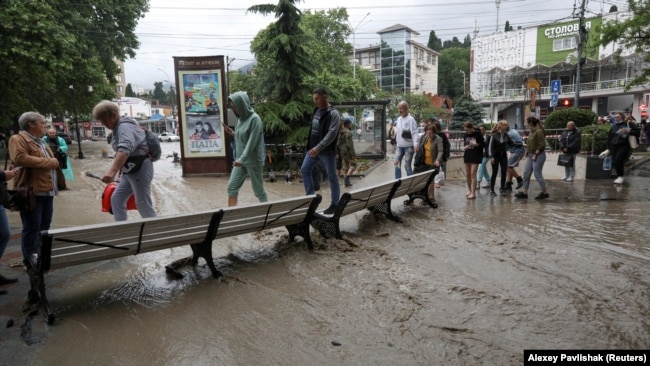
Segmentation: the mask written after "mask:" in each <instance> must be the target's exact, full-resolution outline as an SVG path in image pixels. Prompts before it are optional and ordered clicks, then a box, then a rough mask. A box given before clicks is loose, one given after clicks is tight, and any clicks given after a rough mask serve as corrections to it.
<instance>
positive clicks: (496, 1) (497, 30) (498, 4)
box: [494, 0, 501, 33]
mask: <svg viewBox="0 0 650 366" xmlns="http://www.w3.org/2000/svg"><path fill="white" fill-rule="evenodd" d="M494 2H495V3H496V5H497V28H496V32H497V33H498V32H499V6H501V0H495V1H494Z"/></svg>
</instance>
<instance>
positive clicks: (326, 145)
mask: <svg viewBox="0 0 650 366" xmlns="http://www.w3.org/2000/svg"><path fill="white" fill-rule="evenodd" d="M312 97H313V99H314V104H316V109H314V114H313V117H312V121H311V128H310V131H309V141H308V142H307V153H306V154H305V159H304V160H303V162H302V167H301V168H300V172H301V174H302V181H303V184H304V185H305V193H307V194H308V195H309V194H314V178H313V176H312V171H313V170H314V167H315V166H316V164H318V162H319V161H320V162H322V163H323V165H324V166H325V170H326V171H327V180H328V181H329V183H330V191H331V196H332V200H331V203H330V206H329V207H328V208H327V209H326V210H325V211H324V212H323V213H324V214H326V215H331V214H333V213H334V211H335V210H336V207H337V205H338V203H339V194H340V192H341V188H340V186H339V179H338V177H337V176H336V140H337V138H338V135H339V126H340V116H339V112H338V111H337V110H336V109H335V108H334V107H332V106H331V105H330V103H329V99H328V95H327V90H326V89H325V88H323V87H320V88H317V89H316V90H314V92H313V93H312Z"/></svg>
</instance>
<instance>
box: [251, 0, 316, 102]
mask: <svg viewBox="0 0 650 366" xmlns="http://www.w3.org/2000/svg"><path fill="white" fill-rule="evenodd" d="M298 2H300V0H279V2H278V4H277V5H272V4H266V5H254V6H251V7H250V8H248V10H247V11H248V12H251V13H260V14H264V15H269V14H275V18H276V19H277V20H276V21H275V22H274V23H271V24H270V25H269V26H268V27H267V28H266V29H264V30H263V31H262V33H263V34H262V35H263V37H260V35H259V34H258V36H257V37H255V40H254V41H253V43H252V45H251V51H252V52H253V54H254V55H255V57H256V59H257V61H258V66H257V70H256V72H257V73H258V76H259V81H260V82H261V87H262V90H263V92H264V95H267V96H269V97H270V98H271V100H274V101H277V102H278V103H280V104H286V103H288V102H290V101H292V100H300V99H304V98H305V95H306V94H307V90H308V88H307V87H306V86H305V85H304V83H303V79H304V77H305V75H307V74H309V73H310V72H311V71H312V69H313V62H312V58H311V55H310V54H309V50H308V48H307V46H306V44H307V43H308V42H309V41H310V39H309V36H308V35H307V34H306V33H305V31H304V30H303V28H301V27H300V19H301V16H302V12H301V11H300V10H299V9H298V8H297V7H296V3H298ZM262 41H263V42H262Z"/></svg>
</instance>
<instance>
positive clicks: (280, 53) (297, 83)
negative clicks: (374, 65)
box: [230, 0, 376, 144]
mask: <svg viewBox="0 0 650 366" xmlns="http://www.w3.org/2000/svg"><path fill="white" fill-rule="evenodd" d="M293 4H294V1H289V0H280V1H279V3H278V5H277V6H275V5H258V6H254V7H251V8H249V11H254V10H255V11H257V12H261V13H265V14H268V13H269V10H271V12H275V15H276V18H277V19H278V20H277V21H276V22H275V23H272V24H270V25H269V26H268V27H267V28H266V29H264V30H262V31H260V32H259V33H258V34H257V36H256V37H255V39H254V40H253V42H252V45H251V50H252V51H253V53H254V54H255V58H256V60H257V66H256V68H255V70H254V72H253V73H252V74H251V75H242V74H231V76H232V78H231V85H230V88H231V90H240V89H241V90H246V91H247V92H249V96H251V94H252V97H251V100H254V101H257V102H258V104H256V105H255V111H256V112H257V113H258V114H259V115H260V116H261V118H262V120H263V121H264V125H265V132H266V134H267V140H268V141H273V140H274V139H278V140H280V139H281V140H282V141H283V142H289V143H294V144H304V143H305V141H306V139H307V133H308V132H309V126H308V123H307V121H308V120H309V118H310V115H311V113H312V111H313V108H314V105H313V102H312V94H311V91H312V90H313V89H314V88H316V87H317V86H321V85H324V86H326V87H328V89H329V91H330V100H331V101H333V102H336V101H345V100H365V99H368V98H369V97H370V93H371V92H372V91H373V90H374V88H375V85H376V81H375V78H374V76H373V75H372V74H371V73H370V72H369V71H367V70H365V69H363V68H356V70H354V71H355V72H353V67H352V65H351V63H350V61H349V59H348V57H349V55H350V54H351V53H352V52H351V51H352V46H351V45H350V44H349V43H347V42H346V38H347V37H348V36H349V35H350V34H351V29H350V27H349V22H348V15H347V11H346V10H345V9H331V10H329V11H327V12H325V11H318V12H314V13H311V12H306V13H301V12H300V11H299V10H298V9H296V8H295V6H294V5H293ZM252 9H254V10H252ZM283 47H284V49H283V50H278V48H283ZM290 50H295V52H294V51H290ZM353 74H356V75H353Z"/></svg>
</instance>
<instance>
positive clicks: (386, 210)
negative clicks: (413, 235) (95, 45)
mask: <svg viewBox="0 0 650 366" xmlns="http://www.w3.org/2000/svg"><path fill="white" fill-rule="evenodd" d="M368 210H370V211H372V212H373V213H380V214H383V215H384V216H386V217H387V218H389V219H391V220H393V221H395V222H399V223H402V222H404V221H403V220H402V219H400V218H399V217H398V216H396V215H394V214H393V210H392V209H391V208H390V201H386V202H383V203H380V204H378V205H377V206H374V207H369V208H368Z"/></svg>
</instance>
